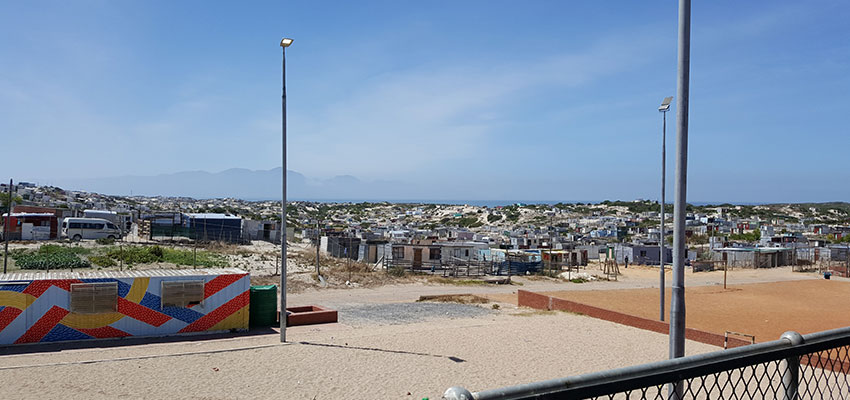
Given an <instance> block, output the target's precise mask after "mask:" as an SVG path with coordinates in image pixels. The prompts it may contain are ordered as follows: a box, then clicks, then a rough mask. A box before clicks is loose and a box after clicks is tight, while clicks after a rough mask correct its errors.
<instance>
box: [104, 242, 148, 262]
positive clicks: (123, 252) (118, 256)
mask: <svg viewBox="0 0 850 400" xmlns="http://www.w3.org/2000/svg"><path fill="white" fill-rule="evenodd" d="M153 247H156V248H158V249H159V251H158V252H157V251H153V252H152V251H151V249H152V248H153ZM153 247H147V246H146V247H125V248H114V247H113V248H112V249H111V250H109V251H107V252H106V256H107V257H109V258H112V259H113V260H121V261H124V263H125V264H150V263H155V262H161V261H162V248H161V247H159V246H153ZM155 252H156V253H159V256H157V254H155Z"/></svg>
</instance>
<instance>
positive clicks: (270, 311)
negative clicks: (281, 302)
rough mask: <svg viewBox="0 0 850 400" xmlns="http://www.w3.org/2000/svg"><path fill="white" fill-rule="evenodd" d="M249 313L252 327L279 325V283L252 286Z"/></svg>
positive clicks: (249, 321)
mask: <svg viewBox="0 0 850 400" xmlns="http://www.w3.org/2000/svg"><path fill="white" fill-rule="evenodd" d="M249 315H250V319H249V320H248V323H249V324H250V325H251V327H252V328H267V327H270V326H275V325H277V285H263V286H251V305H250V308H249Z"/></svg>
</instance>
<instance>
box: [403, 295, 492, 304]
mask: <svg viewBox="0 0 850 400" xmlns="http://www.w3.org/2000/svg"><path fill="white" fill-rule="evenodd" d="M417 301H420V302H421V301H431V302H439V303H460V304H485V303H489V302H490V300H489V299H487V298H484V297H481V296H476V295H474V294H437V295H429V296H419V300H417Z"/></svg>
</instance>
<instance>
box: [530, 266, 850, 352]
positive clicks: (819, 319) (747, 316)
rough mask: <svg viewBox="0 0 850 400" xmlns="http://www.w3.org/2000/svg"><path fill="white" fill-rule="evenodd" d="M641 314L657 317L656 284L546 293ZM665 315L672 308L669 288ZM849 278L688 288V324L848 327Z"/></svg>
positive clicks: (775, 331)
mask: <svg viewBox="0 0 850 400" xmlns="http://www.w3.org/2000/svg"><path fill="white" fill-rule="evenodd" d="M542 293H543V294H547V295H550V296H554V297H559V298H563V299H567V300H571V301H576V302H579V303H583V304H588V305H592V306H596V307H600V308H605V309H609V310H613V311H619V312H623V313H627V314H631V315H636V316H639V317H644V318H649V319H656V318H658V289H631V290H605V291H551V292H542ZM665 298H666V300H667V305H666V314H667V315H669V310H670V298H671V294H670V289H668V290H667V292H666V295H665ZM848 299H850V283H848V282H847V281H839V280H823V279H820V280H801V281H784V282H772V283H754V284H744V285H733V286H729V287H728V289H726V290H724V289H723V287H722V286H694V287H686V289H685V301H686V304H685V306H686V313H687V316H686V325H687V326H688V327H689V328H696V329H700V330H703V331H707V332H713V333H718V334H721V335H722V334H723V333H724V332H725V331H734V332H741V333H747V334H751V335H755V336H756V341H757V342H765V341H770V340H775V339H778V338H779V336H780V335H782V333H783V332H785V331H789V330H795V331H798V332H800V333H804V334H805V333H811V332H817V331H822V330H827V329H834V328H840V327H845V326H850V301H849V300H848Z"/></svg>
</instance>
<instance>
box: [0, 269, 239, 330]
mask: <svg viewBox="0 0 850 400" xmlns="http://www.w3.org/2000/svg"><path fill="white" fill-rule="evenodd" d="M249 288H250V279H249V276H248V273H247V272H245V271H242V270H240V269H236V268H221V269H198V270H142V271H127V272H48V273H44V272H37V273H11V274H4V275H0V345H10V344H20V343H39V342H60V341H73V340H86V339H104V338H122V337H130V336H167V335H180V334H188V333H194V332H216V331H233V330H247V329H248V304H249V296H250V294H249Z"/></svg>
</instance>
